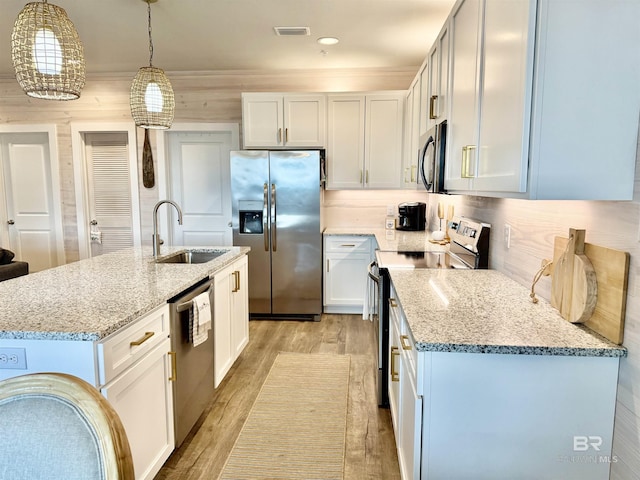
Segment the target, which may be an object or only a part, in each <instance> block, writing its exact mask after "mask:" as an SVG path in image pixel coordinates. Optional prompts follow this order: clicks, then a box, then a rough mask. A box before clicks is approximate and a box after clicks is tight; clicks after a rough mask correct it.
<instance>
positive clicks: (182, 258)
mask: <svg viewBox="0 0 640 480" xmlns="http://www.w3.org/2000/svg"><path fill="white" fill-rule="evenodd" d="M228 251H229V250H186V251H184V252H178V253H174V254H173V255H169V256H167V257H163V258H159V259H157V260H156V263H179V264H187V263H207V262H210V261H211V260H213V259H215V258H218V257H219V256H220V255H224V254H225V253H227V252H228Z"/></svg>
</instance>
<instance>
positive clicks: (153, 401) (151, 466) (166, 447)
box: [101, 338, 174, 479]
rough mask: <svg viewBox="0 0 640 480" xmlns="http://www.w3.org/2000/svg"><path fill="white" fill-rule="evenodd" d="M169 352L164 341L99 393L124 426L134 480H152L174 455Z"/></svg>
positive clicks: (167, 340) (166, 342) (168, 346)
mask: <svg viewBox="0 0 640 480" xmlns="http://www.w3.org/2000/svg"><path fill="white" fill-rule="evenodd" d="M170 349H171V342H170V340H169V338H166V339H165V341H164V342H162V343H161V344H160V345H158V346H157V347H156V348H155V349H153V350H152V351H150V352H149V353H148V354H147V355H146V356H145V357H144V358H142V359H141V360H140V361H139V362H138V363H136V364H134V365H133V366H132V367H131V368H129V369H127V370H126V371H125V372H124V373H122V375H120V376H118V377H117V378H116V379H115V380H114V381H112V382H110V383H108V384H107V385H105V386H104V387H103V388H102V389H101V392H102V394H103V395H104V396H105V397H106V398H107V400H109V402H110V403H111V405H113V408H114V409H115V410H116V412H117V413H118V416H119V417H120V419H121V420H122V424H123V425H124V429H125V431H126V433H127V438H128V440H129V444H130V446H131V454H132V456H133V464H134V469H135V475H136V479H152V478H153V477H154V475H155V474H156V473H157V472H158V470H160V467H162V465H163V464H164V462H165V460H166V459H167V458H169V455H170V454H171V452H172V451H173V447H174V432H173V392H172V388H171V384H170V382H169V377H170V375H171V372H170V370H171V369H170V362H169V358H168V357H169V356H168V352H169V350H170Z"/></svg>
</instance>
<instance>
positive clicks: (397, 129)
mask: <svg viewBox="0 0 640 480" xmlns="http://www.w3.org/2000/svg"><path fill="white" fill-rule="evenodd" d="M365 114H366V119H365V151H364V155H365V163H364V165H365V178H364V182H365V186H366V187H367V188H400V187H401V186H402V121H403V116H404V95H367V97H366V106H365Z"/></svg>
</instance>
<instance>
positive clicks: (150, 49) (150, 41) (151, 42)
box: [45, 0, 153, 67]
mask: <svg viewBox="0 0 640 480" xmlns="http://www.w3.org/2000/svg"><path fill="white" fill-rule="evenodd" d="M45 1H46V0H45ZM147 15H148V20H149V66H150V67H153V39H152V38H151V1H150V0H147Z"/></svg>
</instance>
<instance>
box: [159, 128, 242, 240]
mask: <svg viewBox="0 0 640 480" xmlns="http://www.w3.org/2000/svg"><path fill="white" fill-rule="evenodd" d="M172 132H194V133H231V149H232V150H234V149H239V148H240V125H239V124H238V123H207V122H201V123H200V122H199V123H174V124H173V125H172V126H171V130H164V131H160V132H159V133H160V134H159V135H158V136H157V137H156V142H157V145H156V148H157V151H158V196H159V200H163V199H166V198H169V197H168V195H169V185H170V184H171V178H170V175H171V168H170V165H169V155H168V154H167V145H168V143H169V141H168V139H167V135H168V134H170V133H172ZM236 146H237V147H236ZM170 213H171V212H170V210H169V209H165V212H164V213H162V215H164V217H163V218H164V221H163V222H160V236H161V237H163V238H169V221H170V219H169V214H170Z"/></svg>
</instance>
